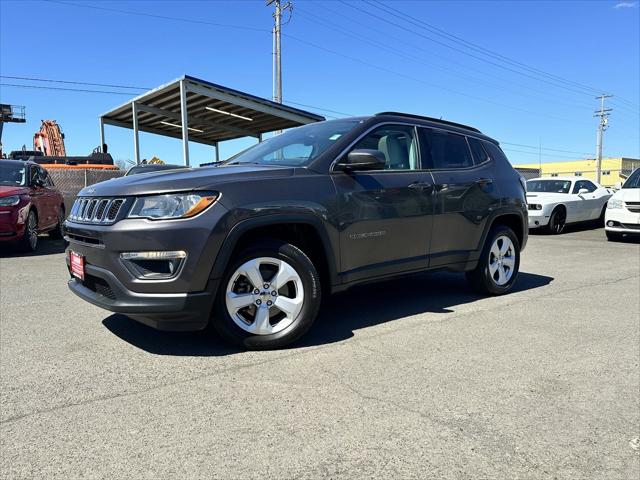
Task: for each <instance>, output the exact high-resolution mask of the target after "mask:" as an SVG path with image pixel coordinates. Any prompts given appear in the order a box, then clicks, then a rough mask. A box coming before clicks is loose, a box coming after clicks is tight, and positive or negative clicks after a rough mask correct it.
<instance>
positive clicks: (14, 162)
mask: <svg viewBox="0 0 640 480" xmlns="http://www.w3.org/2000/svg"><path fill="white" fill-rule="evenodd" d="M3 163H10V164H12V165H18V164H19V165H37V163H36V162H33V161H31V160H20V159H18V160H16V159H12V158H0V165H2V164H3Z"/></svg>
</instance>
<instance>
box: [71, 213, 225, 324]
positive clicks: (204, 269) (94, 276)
mask: <svg viewBox="0 0 640 480" xmlns="http://www.w3.org/2000/svg"><path fill="white" fill-rule="evenodd" d="M226 212H227V210H226V209H225V208H224V207H222V205H219V204H217V205H213V206H212V207H211V208H209V209H207V210H206V211H205V212H203V213H202V214H201V215H198V216H197V217H194V218H191V219H187V220H176V221H160V222H154V221H150V220H144V219H128V220H120V221H119V222H116V223H115V224H113V225H93V224H82V223H77V222H71V221H69V220H67V222H65V228H64V231H65V238H66V239H67V240H68V241H69V246H68V248H67V256H66V262H67V268H69V251H74V252H76V253H78V254H80V255H82V256H83V257H84V259H85V279H84V281H81V280H79V279H77V278H75V277H72V278H71V279H70V280H69V282H68V286H69V288H70V289H71V291H72V292H73V293H75V294H76V295H78V296H79V297H81V298H82V299H84V300H86V301H88V302H90V303H92V304H94V305H97V306H99V307H101V308H104V309H106V310H109V311H112V312H118V313H123V314H125V315H127V316H129V317H131V318H132V319H134V320H137V321H140V322H142V323H144V324H146V325H149V326H151V327H154V328H157V329H161V330H198V329H202V328H204V327H205V326H206V325H207V323H208V321H209V316H210V314H211V309H212V306H213V301H214V298H215V296H216V292H217V286H218V282H219V280H218V279H213V278H210V277H211V275H212V267H213V263H214V261H215V259H216V256H217V254H218V251H219V250H220V247H221V244H222V242H223V240H224V238H225V236H226V227H225V226H224V225H223V224H222V223H223V222H222V221H221V219H222V218H223V217H224V216H225V215H226ZM175 250H180V251H184V252H186V253H187V257H186V258H185V260H184V262H183V263H182V265H181V266H180V268H179V270H178V271H177V273H176V274H175V276H174V277H172V278H164V279H146V278H144V279H143V278H138V277H137V276H136V275H135V273H134V272H132V271H131V269H129V268H127V266H126V264H125V262H123V260H122V259H121V256H120V254H121V253H125V252H156V251H175Z"/></svg>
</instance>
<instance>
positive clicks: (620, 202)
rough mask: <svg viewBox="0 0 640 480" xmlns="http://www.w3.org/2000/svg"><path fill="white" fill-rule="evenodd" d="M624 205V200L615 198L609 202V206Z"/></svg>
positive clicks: (619, 206)
mask: <svg viewBox="0 0 640 480" xmlns="http://www.w3.org/2000/svg"><path fill="white" fill-rule="evenodd" d="M622 207H623V202H622V200H618V199H614V200H609V202H608V203H607V208H622Z"/></svg>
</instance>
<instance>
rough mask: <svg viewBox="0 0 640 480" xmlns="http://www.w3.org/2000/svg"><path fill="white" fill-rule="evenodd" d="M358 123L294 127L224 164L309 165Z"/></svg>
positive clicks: (334, 122)
mask: <svg viewBox="0 0 640 480" xmlns="http://www.w3.org/2000/svg"><path fill="white" fill-rule="evenodd" d="M358 122H359V120H330V121H327V122H319V123H312V124H310V125H304V126H302V127H298V128H292V129H291V130H287V131H286V132H284V133H282V134H281V135H276V136H275V137H272V138H269V139H268V140H265V141H264V142H261V143H258V144H257V145H255V146H254V147H251V148H249V149H248V150H245V151H244V152H241V153H239V154H238V155H236V156H234V157H232V158H230V159H229V160H227V161H226V162H225V164H226V165H236V164H240V163H254V164H258V165H282V166H288V167H298V166H303V165H308V164H309V163H311V161H313V160H314V159H316V158H317V157H318V155H320V154H321V153H323V152H324V151H326V150H327V149H328V148H329V147H331V146H332V145H333V144H335V142H336V141H337V140H338V139H339V138H340V137H342V135H344V134H345V133H347V132H348V131H349V130H351V129H352V128H353V127H355V126H356V125H357V124H358Z"/></svg>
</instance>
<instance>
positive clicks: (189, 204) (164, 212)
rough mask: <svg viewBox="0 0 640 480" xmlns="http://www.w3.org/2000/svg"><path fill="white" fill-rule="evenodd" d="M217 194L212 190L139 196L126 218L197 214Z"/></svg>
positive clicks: (190, 215) (156, 217) (214, 198)
mask: <svg viewBox="0 0 640 480" xmlns="http://www.w3.org/2000/svg"><path fill="white" fill-rule="evenodd" d="M217 198H218V195H217V194H215V193H212V192H190V193H170V194H166V195H152V196H149V197H139V198H137V199H136V201H135V202H134V204H133V207H131V210H130V211H129V215H127V218H148V219H150V220H168V219H176V218H189V217H194V216H196V215H198V214H199V213H201V212H203V211H204V210H206V209H207V208H208V207H209V206H210V205H212V204H213V203H214V202H215V201H216V199H217Z"/></svg>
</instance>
